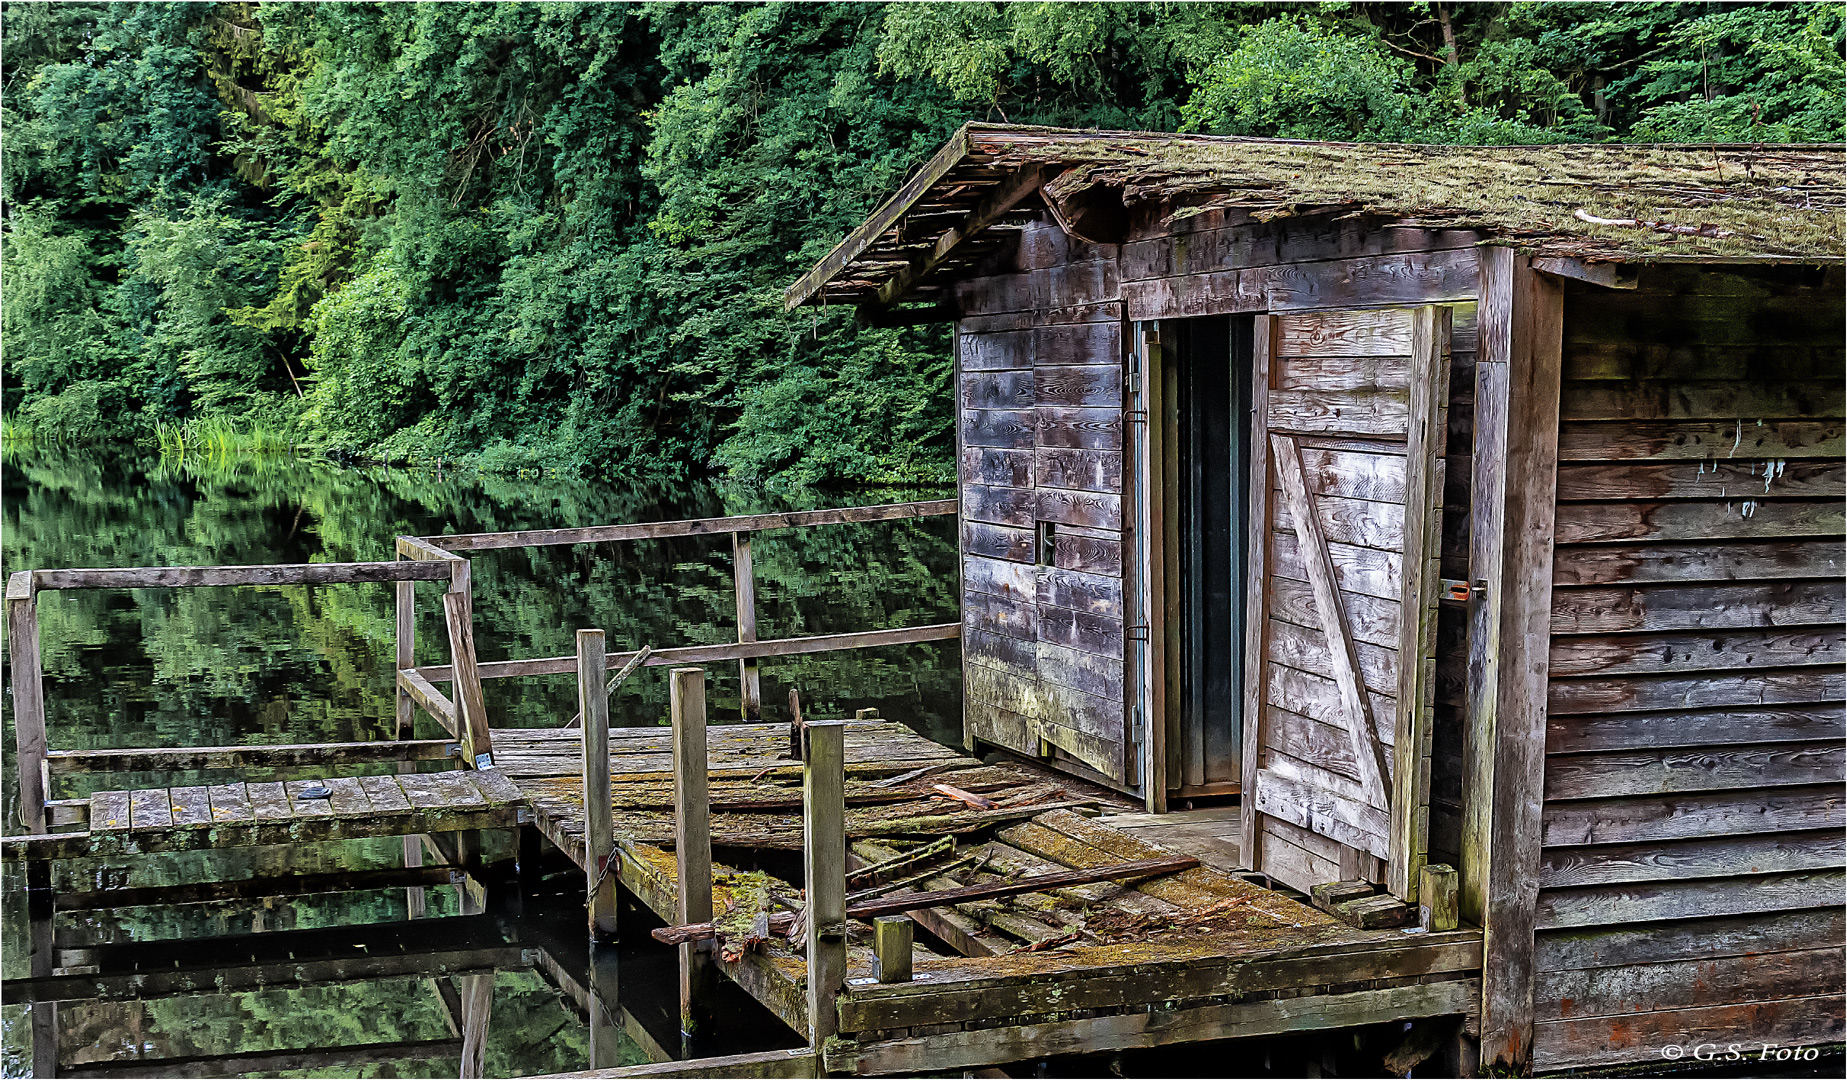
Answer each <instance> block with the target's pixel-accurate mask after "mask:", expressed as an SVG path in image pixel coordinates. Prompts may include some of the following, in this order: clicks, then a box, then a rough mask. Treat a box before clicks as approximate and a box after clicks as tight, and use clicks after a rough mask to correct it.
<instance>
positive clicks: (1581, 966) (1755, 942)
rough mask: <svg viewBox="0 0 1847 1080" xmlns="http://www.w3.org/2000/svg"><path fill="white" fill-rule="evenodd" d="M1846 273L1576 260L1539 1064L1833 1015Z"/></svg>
mask: <svg viewBox="0 0 1847 1080" xmlns="http://www.w3.org/2000/svg"><path fill="white" fill-rule="evenodd" d="M1842 292H1843V278H1842V274H1841V272H1840V270H1839V268H1832V269H1826V270H1823V269H1820V268H1767V267H1711V268H1705V269H1695V268H1665V267H1648V268H1645V269H1643V271H1642V274H1641V281H1640V287H1639V288H1638V289H1637V290H1635V291H1614V290H1602V289H1598V288H1596V287H1594V286H1589V285H1580V284H1578V283H1576V282H1570V283H1567V285H1566V294H1565V297H1566V298H1565V344H1564V358H1563V380H1564V381H1563V384H1562V388H1561V398H1560V421H1559V451H1558V456H1559V463H1558V502H1557V517H1556V540H1557V543H1556V547H1555V549H1554V563H1553V593H1552V596H1553V602H1552V622H1551V635H1552V636H1551V657H1550V683H1549V692H1548V708H1547V732H1546V760H1545V800H1544V806H1543V812H1542V814H1543V816H1542V841H1541V850H1540V864H1539V868H1538V878H1539V881H1538V884H1539V887H1540V890H1539V897H1538V906H1537V910H1536V913H1535V920H1534V926H1535V931H1536V936H1535V946H1534V968H1535V972H1536V975H1535V979H1534V994H1533V998H1534V1033H1533V1048H1534V1066H1535V1068H1536V1069H1539V1070H1542V1071H1543V1070H1559V1069H1568V1068H1589V1067H1601V1066H1607V1065H1615V1064H1619V1063H1624V1062H1644V1061H1657V1060H1659V1057H1660V1051H1661V1048H1662V1047H1663V1046H1667V1045H1693V1044H1696V1043H1699V1042H1708V1041H1711V1042H1717V1043H1720V1044H1728V1043H1733V1042H1747V1043H1750V1044H1752V1045H1756V1044H1759V1043H1765V1042H1768V1043H1772V1044H1776V1045H1783V1046H1796V1045H1803V1044H1812V1043H1820V1042H1839V1041H1841V1039H1842V1037H1843V1023H1842V992H1843V973H1842V948H1843V924H1842V908H1841V898H1842V884H1843V877H1842V866H1843V841H1842V835H1843V834H1842V829H1843V825H1844V824H1847V818H1844V816H1843V803H1842V779H1843V773H1842V754H1843V750H1842V738H1843V734H1844V733H1847V731H1844V727H1843V718H1842V717H1843V688H1842V663H1843V659H1844V650H1843V640H1842V625H1843V618H1844V617H1847V606H1844V603H1843V590H1842V576H1843V572H1844V571H1847V560H1844V559H1843V533H1844V531H1847V530H1843V526H1842V498H1843V495H1844V494H1847V488H1844V486H1843V469H1842V457H1843V452H1844V450H1847V444H1844V443H1843V426H1844V425H1843V419H1844V417H1847V407H1844V405H1843V396H1844V393H1847V387H1844V385H1843V370H1844V369H1847V356H1844V355H1843V349H1842V340H1843V333H1844V331H1847V326H1844V320H1843V308H1842Z"/></svg>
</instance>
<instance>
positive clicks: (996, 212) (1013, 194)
mask: <svg viewBox="0 0 1847 1080" xmlns="http://www.w3.org/2000/svg"><path fill="white" fill-rule="evenodd" d="M1059 171H1061V167H1059V166H1041V165H1025V166H1022V167H1021V168H1020V169H1019V171H1018V172H1016V173H1015V174H1014V175H1013V176H1011V177H1009V178H1007V179H1004V180H1002V181H1000V182H999V183H997V184H995V185H994V186H993V187H992V188H990V189H989V190H988V192H987V194H985V195H984V196H982V199H981V202H980V203H978V204H977V205H976V206H975V208H974V209H972V210H970V211H969V212H968V215H967V216H966V217H964V218H963V219H962V220H961V221H959V222H957V223H956V224H955V225H954V226H952V227H950V228H949V229H947V230H946V231H944V232H943V233H942V234H941V235H939V236H938V237H937V238H936V243H935V244H933V245H931V247H930V250H929V251H927V252H925V253H924V254H923V255H922V256H921V257H915V258H913V259H912V260H911V262H910V264H909V265H907V266H905V267H904V268H903V269H901V270H899V271H898V272H897V273H896V274H893V275H892V276H891V277H890V278H889V279H887V280H886V281H885V283H884V284H883V285H880V286H879V288H878V292H876V293H875V294H874V295H873V297H872V299H871V300H869V301H867V303H865V304H863V305H861V307H862V310H867V311H876V310H879V309H883V308H888V307H890V306H891V305H893V304H895V303H897V302H898V301H899V300H900V299H902V298H903V297H904V295H905V294H906V293H908V292H910V291H911V290H912V289H914V288H916V287H917V285H918V283H919V282H921V281H923V279H924V278H925V277H927V276H928V275H929V274H930V272H931V271H933V270H935V269H936V268H937V267H939V266H941V265H943V263H944V261H945V260H947V259H948V258H949V256H950V254H951V253H952V252H954V251H955V250H956V248H957V247H958V246H959V245H961V244H962V243H964V242H965V241H967V240H968V239H969V238H970V237H972V236H974V235H975V234H977V233H979V232H981V231H982V230H984V229H986V228H987V227H988V226H990V225H992V224H994V223H995V222H997V221H999V220H1000V219H1001V218H1002V217H1003V216H1004V215H1005V214H1006V213H1007V211H1009V210H1011V209H1013V207H1014V206H1015V205H1016V204H1018V203H1019V202H1020V201H1021V200H1022V199H1025V198H1026V197H1027V196H1029V195H1032V194H1034V193H1036V192H1037V191H1038V190H1039V188H1040V186H1041V185H1042V184H1044V183H1045V182H1046V181H1047V180H1049V179H1050V178H1051V176H1053V175H1055V174H1056V173H1057V172H1059ZM818 286H819V283H818V282H817V287H818ZM794 295H795V294H791V297H793V296H794ZM788 306H789V307H794V306H795V302H794V301H793V300H792V301H791V302H790V303H789V305H788Z"/></svg>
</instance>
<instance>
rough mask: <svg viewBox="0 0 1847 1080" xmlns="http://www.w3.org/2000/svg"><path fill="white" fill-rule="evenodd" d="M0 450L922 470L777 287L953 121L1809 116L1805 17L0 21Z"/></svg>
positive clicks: (1663, 7) (367, 10)
mask: <svg viewBox="0 0 1847 1080" xmlns="http://www.w3.org/2000/svg"><path fill="white" fill-rule="evenodd" d="M5 16H6V18H5V31H4V32H5V50H4V60H3V63H4V65H5V70H4V78H5V82H6V88H7V94H6V95H5V98H4V101H0V109H3V110H4V117H0V120H3V123H4V135H3V136H0V139H3V140H4V145H3V146H0V149H4V151H5V153H4V155H0V166H3V168H4V172H3V173H0V200H3V201H4V204H5V210H4V222H3V227H4V251H3V252H0V269H3V271H4V286H5V296H4V300H3V303H4V319H5V335H6V341H5V346H6V348H5V350H4V357H3V360H0V363H3V364H4V367H3V370H0V377H3V378H4V380H5V383H6V385H7V387H8V389H9V390H10V391H11V392H10V393H9V395H8V397H7V400H6V409H7V421H8V423H9V424H10V425H12V428H11V430H13V431H15V432H16V433H24V432H27V431H33V432H47V433H49V432H55V433H56V435H57V437H60V438H112V437H122V436H127V435H137V434H138V435H141V436H144V437H146V436H149V435H151V434H152V432H153V431H154V429H155V428H156V427H157V425H160V424H168V425H172V424H176V423H183V422H187V421H190V420H194V419H198V418H201V417H212V416H238V417H244V416H251V417H255V418H257V419H258V420H260V422H261V424H262V426H263V427H265V428H266V429H269V430H274V431H277V432H279V433H281V434H283V435H285V436H286V437H287V438H289V439H291V440H305V441H308V442H311V443H313V444H316V445H321V446H325V447H328V448H330V449H333V450H337V451H342V452H350V453H357V454H367V455H373V456H376V457H382V458H385V459H388V460H400V459H410V460H424V459H454V458H457V457H471V458H474V459H476V460H478V461H479V462H481V463H483V464H486V465H488V466H490V467H494V468H504V469H508V470H512V471H520V470H525V471H530V470H532V469H534V468H548V469H558V468H569V469H581V470H589V471H593V472H598V473H603V474H608V475H622V476H631V477H648V478H656V479H662V478H676V477H678V478H684V477H688V476H694V475H700V474H707V473H718V472H722V473H726V474H729V475H731V476H733V477H737V478H740V479H767V478H772V477H774V478H779V479H782V480H788V481H795V482H801V483H813V484H827V483H841V484H844V483H852V484H863V483H871V482H908V481H915V480H923V479H931V478H939V477H943V476H946V475H948V474H949V473H950V472H951V471H952V469H953V462H952V461H951V460H950V457H951V453H952V447H953V442H954V440H953V438H952V435H951V430H952V429H951V416H952V413H953V409H952V403H951V401H950V395H949V394H948V392H947V389H946V379H947V372H948V370H949V368H948V347H947V338H946V335H945V334H944V333H943V331H942V329H941V328H940V327H937V328H924V329H905V330H895V329H864V328H857V327H855V325H854V324H853V321H852V320H851V319H850V318H849V317H848V316H847V314H846V313H844V312H839V311H827V310H821V311H818V312H816V311H803V312H797V313H788V312H784V311H783V310H782V303H781V296H782V291H783V289H784V288H785V287H786V286H787V285H788V284H789V282H790V281H791V280H792V279H793V278H794V277H795V276H796V275H797V274H799V273H800V272H801V271H803V270H805V269H806V268H807V267H809V266H811V265H812V264H813V263H814V261H815V260H817V259H819V258H820V257H821V256H822V255H823V254H825V253H826V251H827V250H828V249H829V248H830V247H832V245H833V244H834V243H835V242H836V241H837V240H838V238H839V237H840V236H841V235H842V234H843V233H845V232H846V231H847V230H848V229H850V228H851V227H853V226H854V225H855V224H857V223H858V222H859V221H860V220H861V219H862V218H863V217H864V215H865V214H866V213H867V212H868V211H869V210H870V209H871V208H872V207H873V206H874V205H876V204H877V202H878V201H879V200H880V199H882V198H883V197H885V195H886V194H888V193H889V192H890V191H892V190H893V189H894V188H895V187H896V186H897V185H898V184H899V183H900V182H901V181H902V180H903V178H904V176H905V175H906V174H907V173H908V171H909V170H910V169H911V168H913V167H914V166H915V164H916V162H918V161H919V160H922V159H923V158H924V157H925V156H927V155H928V154H929V153H931V152H932V151H933V150H935V149H936V147H937V146H939V145H940V144H941V141H942V140H943V138H945V137H946V136H947V135H948V134H949V133H950V132H952V131H953V130H954V129H955V128H956V127H957V126H958V125H959V124H961V123H963V122H965V121H968V120H971V119H975V120H980V119H991V120H1007V121H1012V122H1018V123H1043V124H1060V125H1070V126H1078V127H1103V128H1111V127H1119V128H1137V129H1147V130H1170V129H1175V128H1179V127H1182V126H1184V127H1186V128H1188V129H1190V130H1198V131H1211V132H1222V133H1229V134H1244V135H1267V136H1288V137H1297V138H1314V139H1393V140H1422V141H1436V142H1469V143H1520V142H1550V141H1560V140H1586V139H1591V140H1599V139H1622V138H1649V139H1670V138H1671V139H1697V140H1705V139H1727V140H1732V139H1746V140H1766V141H1774V140H1788V139H1823V140H1835V139H1841V138H1842V137H1843V129H1842V119H1841V117H1842V112H1843V92H1842V88H1843V85H1844V84H1847V71H1844V68H1843V62H1842V41H1843V31H1842V25H1843V17H1842V14H1841V11H1840V9H1839V8H1838V7H1836V6H1827V5H1802V4H1787V3H1775V4H1761V5H1749V6H1745V5H1725V4H1710V3H1614V4H1604V3H1589V2H1576V0H1572V2H1556V3H1513V4H1467V5H1458V4H1449V3H1435V2H1414V3H1402V4H1389V5H1388V4H1351V3H1343V2H1326V3H1319V4H1316V5H1312V6H1310V5H1283V4H1212V3H1207V4H1177V3H1145V4H1144V3H1094V4H1061V3H1041V2H1037V0H1033V2H1020V3H1009V4H999V3H986V2H976V3H919V4H901V5H889V6H888V5H880V4H870V3H850V2H846V3H813V4H786V3H777V4H735V5H708V4H674V3H661V4H639V5H636V4H590V3H544V4H486V3H481V4H383V3H350V4H317V5H297V4H273V3H270V4H264V3H253V2H226V3H216V4H193V5H187V4H171V3H119V4H34V3H8V4H6V5H5Z"/></svg>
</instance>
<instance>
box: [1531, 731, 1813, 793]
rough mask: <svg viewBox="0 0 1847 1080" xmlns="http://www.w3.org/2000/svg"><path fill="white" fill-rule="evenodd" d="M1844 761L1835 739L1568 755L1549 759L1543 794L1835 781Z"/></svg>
mask: <svg viewBox="0 0 1847 1080" xmlns="http://www.w3.org/2000/svg"><path fill="white" fill-rule="evenodd" d="M1844 759H1847V748H1844V747H1842V746H1841V745H1840V744H1839V743H1773V744H1770V745H1767V746H1715V747H1688V748H1684V749H1683V748H1671V749H1660V750H1633V751H1627V752H1623V753H1609V754H1583V755H1571V756H1568V757H1554V758H1552V759H1550V760H1549V762H1548V766H1549V767H1548V768H1547V770H1546V782H1545V794H1546V798H1547V799H1548V800H1553V799H1595V798H1615V797H1619V796H1625V795H1665V794H1671V793H1675V792H1683V791H1713V790H1722V789H1726V788H1747V789H1756V790H1762V789H1765V788H1772V787H1793V786H1799V785H1804V784H1826V783H1839V782H1840V780H1841V775H1842V766H1843V761H1844Z"/></svg>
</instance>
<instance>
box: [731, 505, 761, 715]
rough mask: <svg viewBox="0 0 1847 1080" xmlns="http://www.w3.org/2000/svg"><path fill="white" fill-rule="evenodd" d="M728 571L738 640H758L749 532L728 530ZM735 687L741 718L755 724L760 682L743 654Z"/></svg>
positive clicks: (751, 662)
mask: <svg viewBox="0 0 1847 1080" xmlns="http://www.w3.org/2000/svg"><path fill="white" fill-rule="evenodd" d="M731 556H732V559H731V575H732V580H733V584H734V585H735V587H736V590H737V602H738V603H737V606H738V644H740V645H743V644H746V643H747V642H752V641H755V640H757V582H756V575H755V572H754V571H753V570H752V568H751V562H750V534H749V533H747V532H734V533H732V534H731ZM738 687H739V693H738V697H739V701H740V703H741V705H740V707H741V709H742V711H743V714H744V722H745V723H747V724H754V723H756V722H757V721H759V720H762V719H763V686H762V683H761V682H760V681H759V679H758V677H757V661H756V659H755V658H754V657H746V658H744V659H741V660H739V661H738Z"/></svg>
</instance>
